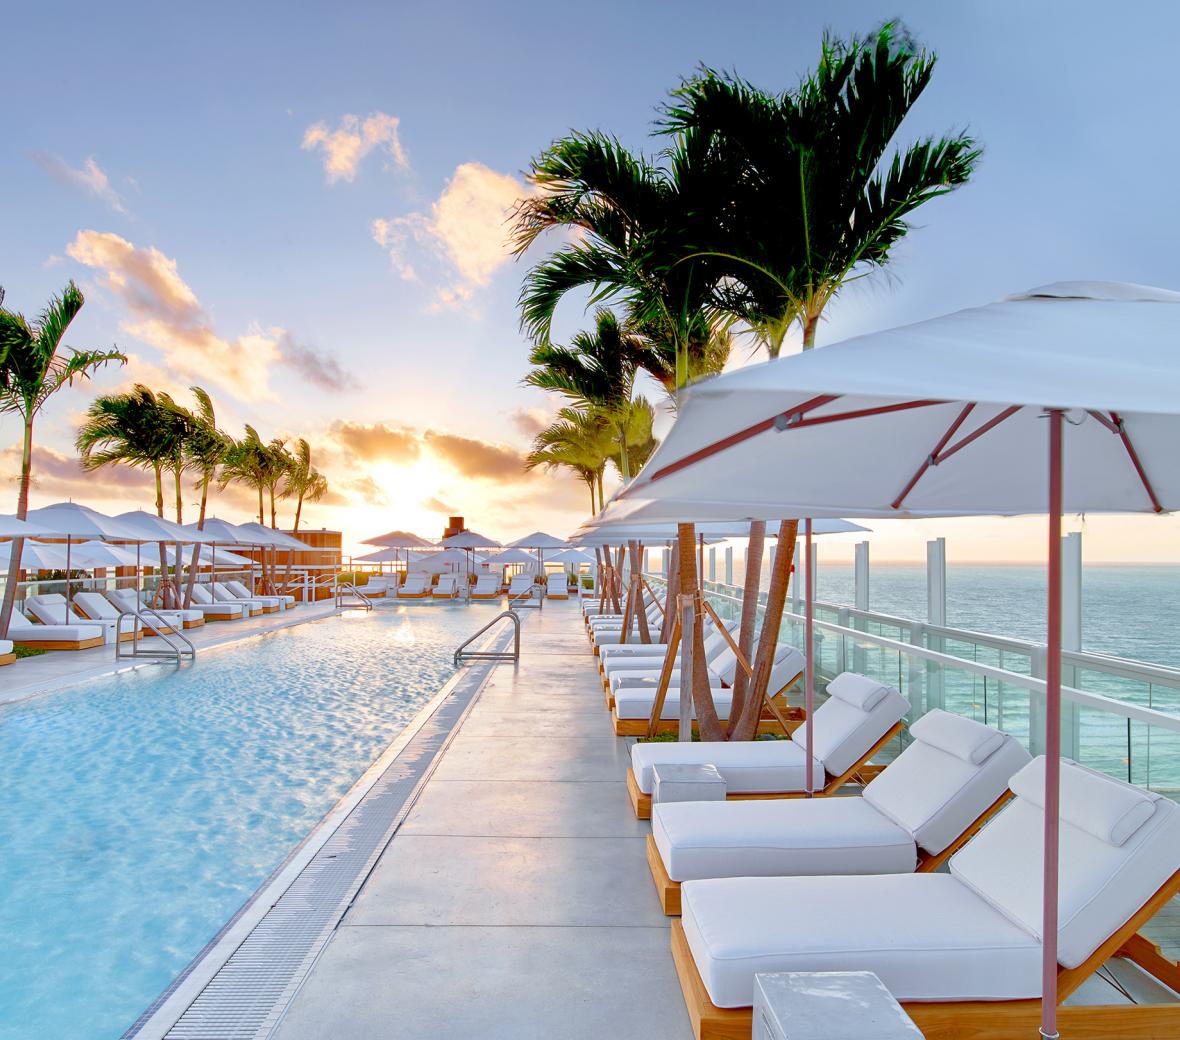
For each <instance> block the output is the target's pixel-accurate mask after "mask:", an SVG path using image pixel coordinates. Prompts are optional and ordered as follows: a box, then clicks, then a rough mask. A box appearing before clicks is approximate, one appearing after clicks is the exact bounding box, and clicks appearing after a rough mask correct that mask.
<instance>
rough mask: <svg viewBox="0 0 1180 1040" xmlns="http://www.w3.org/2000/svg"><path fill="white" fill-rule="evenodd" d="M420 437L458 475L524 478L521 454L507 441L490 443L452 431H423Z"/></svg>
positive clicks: (504, 478)
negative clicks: (506, 442) (504, 442)
mask: <svg viewBox="0 0 1180 1040" xmlns="http://www.w3.org/2000/svg"><path fill="white" fill-rule="evenodd" d="M423 440H424V441H425V442H426V444H427V445H428V446H429V448H430V450H431V451H432V452H433V453H434V454H435V455H437V456H438V457H439V458H441V459H442V460H443V461H445V462H448V463H450V464H451V465H452V466H453V467H454V468H455V469H456V470H458V472H459V473H460V475H462V476H464V477H474V478H476V479H482V480H510V479H517V480H523V479H526V475H525V469H524V456H523V455H521V453H520V452H518V451H517V450H516V449H515V448H512V447H510V446H509V445H507V444H490V443H489V442H487V441H481V440H476V439H474V438H472V437H460V436H459V435H458V434H454V433H441V432H440V431H438V430H427V431H426V433H425V434H424V435H423Z"/></svg>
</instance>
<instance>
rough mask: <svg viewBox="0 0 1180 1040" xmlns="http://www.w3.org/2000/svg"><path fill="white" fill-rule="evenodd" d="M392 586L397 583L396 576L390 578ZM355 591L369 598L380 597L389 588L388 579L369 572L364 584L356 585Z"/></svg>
mask: <svg viewBox="0 0 1180 1040" xmlns="http://www.w3.org/2000/svg"><path fill="white" fill-rule="evenodd" d="M392 580H393V584H394V586H396V584H397V578H394V579H392ZM356 590H357V592H359V593H361V594H362V595H364V596H367V597H368V598H369V599H374V598H380V597H382V596H384V595H385V594H386V593H388V592H389V590H390V579H389V578H379V577H377V575H375V574H370V575H369V576H368V578H367V579H366V581H365V583H364V585H357V587H356Z"/></svg>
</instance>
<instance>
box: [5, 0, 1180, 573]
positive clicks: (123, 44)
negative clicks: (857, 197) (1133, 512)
mask: <svg viewBox="0 0 1180 1040" xmlns="http://www.w3.org/2000/svg"><path fill="white" fill-rule="evenodd" d="M898 16H900V17H902V18H903V19H904V21H905V22H906V24H907V26H908V27H909V28H910V30H911V31H912V32H913V33H914V34H915V35H916V36H917V37H918V39H919V40H920V41H921V42H922V43H923V44H924V45H926V46H927V47H929V48H930V49H932V50H933V51H935V52H936V53H937V54H938V56H939V62H938V66H937V68H936V70H935V73H934V77H933V80H932V82H931V85H930V86H929V87H928V88H927V90H926V92H925V94H924V96H923V97H922V98H921V100H920V102H919V103H918V105H917V106H916V108H915V110H914V111H913V112H912V113H911V116H910V118H909V119H908V120H907V122H906V123H905V124H904V125H903V127H902V130H901V133H900V135H899V140H901V141H909V140H912V139H915V138H917V137H920V136H923V135H926V134H931V133H944V132H946V131H948V130H958V129H962V128H967V129H969V130H970V132H971V133H972V134H973V135H975V136H976V137H977V138H978V139H979V140H980V141H981V142H982V144H983V147H984V150H985V152H984V158H983V161H982V163H981V165H980V167H979V170H978V172H977V174H976V176H975V178H974V180H973V181H972V183H971V184H969V185H968V186H966V187H965V188H963V189H962V190H960V191H958V192H956V193H954V194H952V195H950V196H948V197H946V198H944V199H940V200H937V201H936V202H934V203H932V204H930V205H928V206H927V207H924V208H923V209H922V211H921V213H920V215H919V216H918V217H917V218H916V221H915V224H916V225H917V226H916V227H915V229H914V231H913V232H912V233H911V235H910V236H909V237H908V238H907V239H906V240H905V242H904V243H903V244H902V246H901V247H900V248H899V249H898V250H897V252H896V259H895V261H894V262H893V263H892V264H891V266H890V268H889V270H888V272H886V273H882V274H879V275H874V276H873V277H871V278H869V279H865V280H863V281H861V282H859V283H857V284H856V286H855V287H853V288H850V289H849V290H847V291H846V292H845V293H844V294H843V295H842V296H841V297H840V298H838V299H837V300H836V301H835V302H834V303H833V304H832V305H831V307H830V308H829V313H828V320H827V321H826V322H825V324H824V325H823V327H822V328H821V329H820V333H819V340H818V341H819V343H820V344H821V345H822V344H823V343H825V342H828V343H830V342H835V341H836V340H839V339H841V338H844V337H846V336H850V335H856V334H859V333H862V332H867V331H871V330H873V329H879V328H885V327H889V326H892V325H898V324H903V323H906V322H910V321H917V320H921V319H924V318H927V317H932V316H934V315H937V314H940V313H945V312H947V311H952V310H956V309H958V308H961V307H967V306H975V305H979V304H982V303H986V302H988V301H990V300H994V299H997V298H999V297H1001V296H1004V295H1006V294H1008V293H1011V292H1015V291H1019V290H1022V289H1026V288H1030V287H1032V286H1037V285H1042V284H1045V283H1047V282H1053V281H1062V280H1072V279H1090V278H1093V279H1109V280H1119V281H1135V282H1145V283H1149V284H1154V285H1160V286H1165V287H1169V288H1177V287H1180V254H1178V253H1177V251H1176V249H1175V246H1174V243H1175V238H1176V230H1177V229H1176V213H1175V206H1174V203H1173V202H1172V187H1173V185H1172V181H1173V180H1174V175H1175V171H1176V170H1177V169H1178V168H1180V162H1178V160H1180V138H1178V136H1177V135H1176V134H1175V133H1173V132H1172V130H1173V127H1174V122H1175V118H1174V96H1175V91H1174V82H1173V73H1172V70H1173V68H1174V41H1175V39H1176V38H1177V36H1178V35H1180V6H1177V5H1175V4H1172V3H1168V2H1162V0H1161V2H1139V3H1136V4H1134V5H1133V6H1132V8H1131V9H1130V12H1129V14H1128V16H1127V17H1119V18H1115V17H1113V16H1112V15H1111V9H1110V6H1109V4H1099V3H1091V2H1085V0H1075V2H1071V3H1064V2H1062V3H1057V2H1050V0H1046V2H1043V3H1038V4H1029V3H1027V2H1006V0H1004V2H989V3H987V4H983V3H963V4H948V3H945V2H910V3H907V4H905V5H904V6H903V7H901V8H900V9H899V8H898V7H897V6H893V5H889V6H884V5H882V4H879V3H872V2H860V0H856V2H854V0H847V2H839V0H828V2H825V3H822V4H819V3H811V4H803V3H797V2H794V0H779V2H777V3H761V2H754V3H749V2H747V3H742V2H737V3H731V4H727V5H724V6H721V7H719V6H718V5H717V4H716V3H698V2H695V0H681V2H676V3H665V2H654V0H650V2H643V0H639V2H637V0H630V2H623V0H598V2H597V3H595V4H594V5H593V7H592V9H587V8H581V7H575V6H572V5H570V6H561V5H553V4H551V3H533V2H518V3H499V4H488V3H478V2H452V3H448V4H445V5H438V4H419V3H391V2H386V3H349V2H334V3H330V4H329V3H290V2H285V3H266V2H254V3H250V4H240V3H233V4H229V3H219V2H206V3H204V4H201V5H186V6H182V5H160V4H158V3H142V4H141V3H116V4H108V5H95V4H93V3H87V4H81V3H57V2H46V3H39V4H24V5H19V6H15V7H13V8H11V9H10V10H9V11H7V12H6V14H5V18H4V21H5V36H6V38H7V39H8V40H9V41H10V44H11V42H13V41H15V42H17V43H18V45H17V46H11V45H10V46H9V47H7V48H6V56H5V61H4V63H3V66H2V67H0V96H3V97H5V98H6V102H7V103H6V104H5V106H4V133H3V135H0V189H2V190H0V285H3V286H4V288H5V289H6V291H7V300H6V305H7V306H8V307H10V308H14V309H19V310H21V311H24V312H25V313H27V314H30V315H32V314H34V313H36V312H37V311H38V310H39V309H40V308H41V307H42V306H43V305H44V302H45V301H46V300H47V299H48V298H49V296H50V295H51V294H53V293H55V292H59V291H60V290H61V288H62V287H63V286H64V285H65V283H66V281H67V280H68V279H71V278H73V279H75V280H77V282H78V284H79V285H80V286H81V287H82V289H83V291H84V292H85V294H86V299H87V303H86V306H85V308H84V309H83V311H82V313H81V315H80V316H79V317H78V319H77V320H76V321H75V322H74V324H73V326H72V327H71V329H70V332H69V336H68V338H67V343H68V344H70V345H72V346H76V347H87V348H93V347H107V346H110V345H111V344H117V345H118V346H119V347H120V348H121V349H122V350H124V351H125V352H126V353H127V354H128V355H129V356H130V358H131V360H130V362H129V364H128V365H127V366H126V367H123V368H113V369H109V370H106V371H104V372H101V373H99V374H98V375H97V376H96V377H95V378H94V379H93V380H92V381H91V382H90V383H87V384H82V385H78V386H75V387H74V388H71V389H67V390H65V391H63V392H62V393H61V394H60V395H58V396H57V397H56V398H55V399H54V400H53V401H52V402H51V404H50V405H49V406H48V407H47V409H46V410H45V412H44V413H43V414H42V416H41V418H40V419H39V421H38V427H37V437H36V441H37V445H38V451H37V454H36V459H35V480H36V484H35V487H34V489H33V494H32V497H33V504H34V505H45V504H48V503H49V502H53V501H60V500H61V499H63V498H67V497H69V498H73V499H75V500H78V501H83V502H85V503H87V504H89V505H92V506H95V507H96V508H99V509H107V510H110V511H119V510H122V509H126V508H129V507H130V506H132V505H140V506H143V507H145V508H149V509H150V508H153V499H154V495H153V492H152V489H151V487H150V483H149V481H148V480H147V479H145V477H144V476H143V475H142V474H139V473H136V472H134V471H129V470H119V469H109V470H103V471H99V472H97V473H93V474H88V475H85V476H84V475H82V474H81V472H80V470H79V468H78V466H77V463H76V457H75V452H74V450H73V447H72V445H73V440H74V436H75V433H76V430H77V426H78V423H79V421H80V418H81V416H82V414H83V413H84V411H85V409H86V407H87V406H88V404H89V402H90V401H91V400H92V399H93V397H94V395H95V394H97V393H105V392H110V391H113V390H116V389H122V388H126V387H127V386H129V385H130V384H132V383H135V382H143V383H146V384H148V385H149V386H151V387H153V388H155V389H163V390H167V391H169V392H172V393H174V394H175V395H176V396H177V397H178V398H180V399H182V400H184V399H186V397H187V389H186V388H188V387H189V386H192V385H201V386H204V387H205V388H206V389H208V390H209V392H210V393H211V394H212V396H213V398H214V402H215V404H216V407H217V415H218V421H219V424H220V425H222V426H223V427H224V428H225V429H227V430H229V431H230V432H233V433H240V432H241V426H242V424H243V423H245V422H249V423H251V424H253V425H254V426H255V427H257V428H258V430H259V432H260V433H261V434H262V435H263V436H264V437H267V438H269V437H283V438H294V437H306V438H307V439H308V441H309V442H310V443H311V445H312V449H313V461H314V463H315V464H316V466H317V467H318V468H320V469H321V470H322V471H323V472H325V474H326V475H327V476H328V478H329V480H330V483H331V492H330V494H329V496H328V497H327V498H326V499H325V500H324V501H323V502H322V503H318V504H315V505H310V506H308V507H307V508H306V509H305V511H304V526H312V527H320V526H327V527H331V528H336V529H342V530H343V531H344V533H345V545H346V549H352V550H355V551H363V547H362V546H360V544H359V543H360V541H361V540H362V539H363V538H365V537H368V536H370V535H374V534H378V533H380V532H382V531H386V530H389V529H391V528H406V529H410V530H414V531H417V532H418V533H420V534H423V535H427V536H438V535H439V534H441V530H442V528H443V527H444V525H445V518H446V516H447V515H448V514H451V513H455V514H462V515H464V516H465V517H466V518H467V522H468V525H469V526H470V527H472V528H474V529H476V530H479V531H481V532H483V533H485V534H488V535H490V536H492V537H497V538H501V539H508V538H511V537H514V536H516V535H519V534H523V533H525V532H527V531H532V530H534V529H537V528H545V529H548V530H551V531H553V532H554V533H557V534H559V535H563V534H565V533H568V532H569V531H570V530H572V529H573V528H574V527H575V526H576V525H577V524H578V523H579V522H580V521H581V520H582V519H583V518H584V516H585V515H586V513H587V492H586V490H585V488H584V486H583V485H582V484H580V483H579V482H578V481H577V480H576V479H573V478H571V477H566V476H559V475H550V474H546V473H543V472H534V473H531V474H526V473H525V472H524V471H523V469H522V457H523V454H524V452H525V451H526V450H527V448H528V445H529V442H530V440H531V437H532V436H533V435H534V434H535V433H536V432H537V430H538V429H539V428H540V427H541V426H542V425H544V423H545V422H546V421H547V420H548V417H549V416H550V414H551V413H552V412H553V411H554V410H555V408H556V407H557V403H556V402H555V401H554V400H553V399H552V398H551V397H549V396H548V395H546V394H544V393H542V392H541V391H537V390H532V389H528V388H525V387H523V386H522V385H521V379H522V377H523V376H524V374H525V372H526V370H527V367H528V366H527V356H528V350H529V344H528V342H527V340H526V338H525V337H524V336H523V335H522V334H521V332H520V330H519V324H518V315H517V311H516V299H517V294H518V292H519V289H520V284H521V280H522V277H523V275H524V274H525V272H526V270H527V268H528V265H529V264H530V262H535V260H536V259H538V258H539V257H540V256H541V255H543V252H542V251H541V250H540V249H536V250H534V252H533V253H531V254H530V255H528V256H526V257H525V258H523V259H515V258H513V257H512V256H511V255H510V253H509V251H508V249H507V248H506V243H505V237H506V224H505V220H506V216H507V214H508V213H509V212H510V211H511V208H512V206H513V204H514V203H515V202H516V200H518V199H519V198H521V197H522V196H523V195H524V194H525V193H527V192H528V190H529V188H528V185H527V183H526V180H525V172H526V171H527V169H528V166H529V162H530V159H531V157H532V156H534V155H536V154H538V153H539V152H540V151H542V150H543V149H544V148H545V147H546V146H547V145H548V144H549V143H550V142H551V141H552V140H553V139H555V138H557V137H559V136H561V135H563V134H565V133H567V132H568V131H570V130H589V129H601V130H604V131H607V132H610V133H612V134H615V135H616V136H618V137H619V138H620V139H621V140H622V141H623V142H624V143H625V144H626V145H628V146H629V147H632V148H635V149H645V150H649V151H654V150H655V149H656V148H658V147H659V143H658V141H656V140H653V139H652V138H651V137H650V132H651V127H652V120H653V117H654V116H655V114H656V109H657V107H658V105H659V104H660V102H661V101H662V100H663V99H664V98H665V97H666V96H667V92H668V91H669V90H670V89H672V88H674V87H675V86H676V85H677V84H678V82H679V81H680V80H681V78H682V77H685V76H687V75H690V74H691V73H692V72H693V71H694V70H695V69H696V68H697V67H698V66H700V65H701V64H706V65H709V66H712V67H717V68H722V69H728V70H734V71H736V72H737V73H739V74H740V75H742V76H744V77H745V78H747V79H750V80H752V81H754V82H755V83H757V84H759V85H760V86H762V87H764V88H767V89H772V90H784V89H788V88H789V87H791V86H792V85H793V84H795V83H796V82H797V81H798V79H799V77H800V76H801V75H802V74H803V73H804V72H805V71H806V70H807V69H809V68H811V67H812V66H813V65H814V63H815V60H816V57H817V53H818V47H819V42H820V38H821V35H822V33H823V31H824V30H825V29H831V30H832V31H834V32H835V33H837V34H839V35H847V34H850V33H853V32H861V33H864V32H868V31H871V30H872V29H873V28H875V27H876V26H877V25H879V24H880V23H881V22H882V21H884V20H886V19H888V18H893V17H898ZM19 41H25V42H24V43H23V44H20V43H19ZM47 41H52V55H53V56H52V61H51V62H50V64H49V66H48V67H47V65H46V51H45V47H46V42H47ZM584 302H585V301H584V298H579V299H571V300H570V301H568V302H567V303H565V304H563V306H562V308H561V310H560V311H559V314H558V321H557V325H556V333H555V338H556V339H557V340H559V341H562V340H564V339H566V338H568V337H569V336H570V335H572V334H573V333H574V332H576V331H578V330H579V329H580V328H582V327H584V325H585V323H586V322H587V320H588V316H587V314H586V313H585V309H584ZM789 349H795V348H794V347H788V350H789ZM756 360H758V359H757V358H756V357H754V356H753V355H752V351H751V347H750V346H749V345H748V344H746V343H744V342H741V343H739V345H738V347H737V348H736V349H735V351H734V358H733V360H732V362H731V363H733V364H744V363H748V362H751V361H756ZM18 466H19V429H18V424H17V421H16V419H15V418H14V417H11V416H0V480H3V481H4V486H3V487H0V496H5V495H7V496H9V497H10V498H11V502H10V503H8V504H5V503H4V502H3V498H2V497H0V511H9V510H11V509H13V508H15V500H16V485H15V482H14V481H13V479H12V478H13V477H14V475H15V473H16V472H17V469H18ZM195 500H196V493H195V492H193V491H191V490H186V493H185V509H186V511H187V513H188V514H189V515H187V516H186V519H192V517H193V514H194V510H195ZM211 508H212V511H213V512H214V513H216V514H217V515H220V516H224V517H226V518H227V519H231V520H247V519H250V517H251V511H252V505H251V499H250V496H249V494H248V493H245V492H243V491H241V490H240V489H235V488H232V487H231V488H230V489H229V490H228V491H227V492H225V493H224V494H223V495H220V496H218V497H217V498H216V499H215V501H214V502H213V504H212V507H211ZM290 519H291V506H290V505H289V504H285V505H283V506H282V507H281V508H280V523H287V524H289V523H290ZM871 526H872V527H873V534H872V536H871V539H870V540H871V542H872V545H873V553H874V558H875V559H881V560H887V559H897V560H911V559H921V558H924V556H925V549H924V545H925V542H926V540H927V539H928V538H931V537H934V536H937V535H943V536H946V537H947V540H948V554H949V555H950V557H951V558H952V559H961V560H983V561H988V560H994V561H1001V560H1005V561H1009V560H1030V561H1032V560H1041V559H1043V558H1044V522H1043V520H1038V519H1034V518H1028V519H1009V520H983V519H980V520H955V521H937V522H935V521H927V522H922V523H915V522H898V521H894V522H874V523H873V524H872V525H871ZM1067 528H1068V529H1075V530H1083V531H1084V532H1085V544H1086V557H1087V559H1088V560H1092V561H1100V560H1101V561H1132V560H1147V561H1166V562H1177V561H1180V522H1178V521H1177V520H1176V519H1174V518H1165V519H1159V518H1154V517H1152V518H1148V517H1135V518H1114V517H1089V518H1072V519H1071V520H1070V521H1069V522H1068V523H1067ZM855 540H856V539H853V538H846V537H841V538H832V539H830V540H827V541H825V542H824V546H823V549H822V551H823V553H824V554H825V555H829V556H832V557H833V558H835V557H847V556H850V554H851V551H852V542H853V541H855Z"/></svg>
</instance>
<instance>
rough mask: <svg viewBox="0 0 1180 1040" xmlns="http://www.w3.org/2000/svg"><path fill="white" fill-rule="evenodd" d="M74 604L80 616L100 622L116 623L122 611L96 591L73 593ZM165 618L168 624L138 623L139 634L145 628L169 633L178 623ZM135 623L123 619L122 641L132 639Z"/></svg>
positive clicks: (149, 631) (150, 630)
mask: <svg viewBox="0 0 1180 1040" xmlns="http://www.w3.org/2000/svg"><path fill="white" fill-rule="evenodd" d="M74 606H75V607H76V608H77V611H78V613H79V614H81V615H82V617H84V618H87V619H89V620H91V621H95V622H100V623H105V622H113V623H116V624H117V623H118V620H119V616H120V614H122V613H123V611H122V610H120V609H119V608H118V607H116V606H115V605H114V604H113V603H112V602H111V601H110V600H109V599H107V598H106V597H105V596H102V595H100V594H99V593H97V592H77V593H75V594H74ZM149 620H151V621H154V620H155V619H154V618H151V619H149ZM165 620H166V621H167V622H168V624H164V625H160V626H159V627H158V628H157V627H155V626H153V625H150V624H148V625H146V626H145V625H143V624H140V625H139V628H140V632H141V634H142V632H143V631H144V630H145V628H146V631H147V633H148V634H149V635H151V634H155V633H156V632H157V631H159V632H166V633H171V632H172V631H173V627H174V626H177V625H178V624H179V622H178V621H177V620H176V619H175V618H167V619H165ZM199 623H200V624H204V619H203V618H202V619H201V621H200V622H199ZM135 625H136V621H135V620H134V619H129V620H126V621H124V622H123V632H122V634H121V635H120V637H119V638H120V639H121V640H123V641H124V642H126V641H127V640H129V639H133V638H134V637H135Z"/></svg>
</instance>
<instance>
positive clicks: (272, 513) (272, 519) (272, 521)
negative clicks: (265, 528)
mask: <svg viewBox="0 0 1180 1040" xmlns="http://www.w3.org/2000/svg"><path fill="white" fill-rule="evenodd" d="M277 528H278V524H277V522H276V520H275V489H274V487H273V485H272V486H271V488H270V529H271V530H272V531H274V530H276V529H277Z"/></svg>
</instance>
